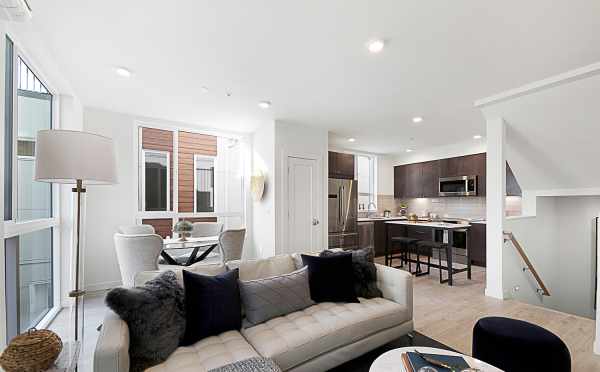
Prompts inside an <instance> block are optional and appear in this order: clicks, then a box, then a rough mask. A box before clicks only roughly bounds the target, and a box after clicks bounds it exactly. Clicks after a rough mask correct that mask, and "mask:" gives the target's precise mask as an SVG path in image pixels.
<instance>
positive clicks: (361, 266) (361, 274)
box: [320, 248, 383, 298]
mask: <svg viewBox="0 0 600 372" xmlns="http://www.w3.org/2000/svg"><path fill="white" fill-rule="evenodd" d="M344 253H347V252H344V251H332V250H328V249H327V250H324V251H323V252H321V254H320V256H322V257H327V256H335V255H339V254H344ZM374 257H375V253H374V252H373V249H372V248H363V249H357V250H353V251H352V268H353V273H354V292H355V293H356V296H358V297H362V298H375V297H382V296H383V293H381V290H380V289H379V288H377V267H376V266H375V263H374Z"/></svg>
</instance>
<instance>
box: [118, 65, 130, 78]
mask: <svg viewBox="0 0 600 372" xmlns="http://www.w3.org/2000/svg"><path fill="white" fill-rule="evenodd" d="M115 73H116V74H117V75H119V76H121V77H125V78H128V77H131V71H130V70H128V69H126V68H125V67H115Z"/></svg>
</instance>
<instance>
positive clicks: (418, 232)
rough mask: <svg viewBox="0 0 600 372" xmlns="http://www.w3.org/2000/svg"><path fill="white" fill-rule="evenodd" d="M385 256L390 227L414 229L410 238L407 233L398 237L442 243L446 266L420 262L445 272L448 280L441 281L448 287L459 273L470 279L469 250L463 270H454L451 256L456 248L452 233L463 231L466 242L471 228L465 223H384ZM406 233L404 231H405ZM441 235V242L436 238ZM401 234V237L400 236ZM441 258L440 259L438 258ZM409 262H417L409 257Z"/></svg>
mask: <svg viewBox="0 0 600 372" xmlns="http://www.w3.org/2000/svg"><path fill="white" fill-rule="evenodd" d="M385 225H386V230H387V231H386V245H385V247H386V256H387V253H388V252H391V249H390V248H391V247H390V241H389V235H390V233H389V230H390V227H398V226H403V227H406V228H407V230H408V228H410V227H413V228H416V229H415V235H414V236H411V234H409V233H408V232H404V233H400V235H398V236H404V237H413V238H415V239H418V240H419V241H425V242H431V243H443V245H442V246H443V249H445V250H446V259H447V263H446V266H443V265H442V264H441V260H440V263H439V264H433V263H432V264H427V263H425V262H421V263H422V264H425V265H429V266H430V267H435V268H438V269H439V270H447V272H448V279H446V280H443V281H442V282H447V283H448V285H452V284H453V275H454V274H458V273H461V272H465V271H466V272H467V279H471V257H470V256H471V254H470V249H469V247H468V244H467V246H466V247H465V249H466V255H467V263H466V267H465V268H461V269H456V268H454V267H453V255H454V254H455V251H456V247H455V244H454V234H453V232H454V231H464V232H465V234H467V238H466V241H467V242H468V231H469V229H470V227H471V225H470V224H466V223H448V222H429V221H416V222H413V221H402V220H401V221H386V222H385ZM405 231H406V230H405ZM439 233H441V241H440V238H438V234H439ZM402 234H403V235H402ZM440 258H441V257H440ZM409 260H410V261H411V262H417V260H418V257H417V260H414V259H412V257H409Z"/></svg>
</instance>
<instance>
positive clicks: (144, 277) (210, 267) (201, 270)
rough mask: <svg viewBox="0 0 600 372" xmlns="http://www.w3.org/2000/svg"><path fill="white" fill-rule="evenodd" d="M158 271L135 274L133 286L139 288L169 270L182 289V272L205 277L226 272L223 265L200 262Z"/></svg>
mask: <svg viewBox="0 0 600 372" xmlns="http://www.w3.org/2000/svg"><path fill="white" fill-rule="evenodd" d="M160 266H161V268H160V270H151V271H140V272H139V273H137V274H135V277H134V285H136V286H141V285H144V283H146V282H147V281H148V280H150V279H154V278H155V277H156V276H157V275H158V274H160V273H161V272H163V271H166V270H171V271H174V272H175V275H176V276H177V282H178V283H179V285H181V286H182V287H183V273H182V270H185V271H190V272H192V273H195V274H200V275H207V276H215V275H220V274H223V273H224V272H225V271H226V268H225V265H223V264H222V263H217V264H204V263H202V262H197V263H195V264H193V265H190V266H178V265H160Z"/></svg>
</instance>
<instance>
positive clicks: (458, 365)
mask: <svg viewBox="0 0 600 372" xmlns="http://www.w3.org/2000/svg"><path fill="white" fill-rule="evenodd" d="M424 355H425V356H427V357H430V358H432V359H435V360H437V361H439V362H441V363H444V364H447V365H449V366H452V367H453V368H454V370H451V369H448V368H444V367H440V366H436V365H433V364H431V363H428V362H427V361H426V360H425V359H423V358H421V357H420V356H419V355H418V354H417V353H414V352H412V351H409V352H407V353H406V357H407V359H408V361H409V362H410V366H411V367H412V371H413V372H417V371H418V370H419V368H422V367H426V366H427V367H433V368H435V369H436V370H437V371H438V372H460V371H462V370H463V369H467V368H469V367H470V366H469V364H468V363H467V362H466V361H465V359H464V358H463V357H461V356H454V355H441V354H424Z"/></svg>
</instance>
